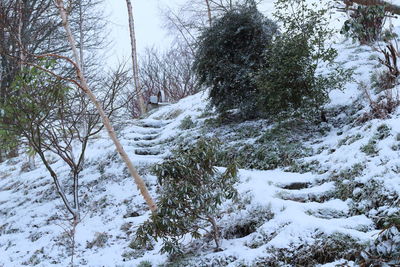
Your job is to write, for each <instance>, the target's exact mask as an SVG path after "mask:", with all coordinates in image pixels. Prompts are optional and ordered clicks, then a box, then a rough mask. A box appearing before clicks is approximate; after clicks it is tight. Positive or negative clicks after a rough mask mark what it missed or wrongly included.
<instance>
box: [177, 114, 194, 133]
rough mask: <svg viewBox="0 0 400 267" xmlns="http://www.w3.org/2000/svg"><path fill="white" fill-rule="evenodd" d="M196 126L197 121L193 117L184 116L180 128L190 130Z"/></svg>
mask: <svg viewBox="0 0 400 267" xmlns="http://www.w3.org/2000/svg"><path fill="white" fill-rule="evenodd" d="M195 126H196V123H195V122H194V121H193V120H192V117H190V116H186V117H185V118H183V120H182V121H181V124H180V125H179V129H181V130H188V129H191V128H193V127H195Z"/></svg>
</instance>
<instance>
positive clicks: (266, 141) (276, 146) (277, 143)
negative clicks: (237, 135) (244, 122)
mask: <svg viewBox="0 0 400 267" xmlns="http://www.w3.org/2000/svg"><path fill="white" fill-rule="evenodd" d="M305 125H306V124H301V123H300V121H292V120H289V121H286V122H282V123H279V124H277V125H276V126H274V127H273V128H271V129H269V130H267V131H265V132H264V133H263V134H262V135H261V136H260V137H259V138H257V139H256V140H255V142H254V143H244V144H240V143H239V144H234V145H232V144H230V145H229V144H228V145H225V147H224V149H223V150H221V151H219V152H218V159H219V164H220V165H222V166H224V165H225V164H226V160H227V159H231V158H233V159H234V160H235V161H236V163H237V164H238V166H239V167H240V168H250V169H261V170H271V169H275V168H278V167H288V166H291V165H292V164H294V163H295V160H296V159H299V158H302V157H306V156H310V155H311V154H312V150H311V149H309V148H307V147H305V146H304V140H303V139H306V138H307V137H305V136H304V135H305V132H306V131H309V132H311V131H312V130H315V129H313V128H309V127H307V126H309V125H307V126H305ZM315 134H317V133H315Z"/></svg>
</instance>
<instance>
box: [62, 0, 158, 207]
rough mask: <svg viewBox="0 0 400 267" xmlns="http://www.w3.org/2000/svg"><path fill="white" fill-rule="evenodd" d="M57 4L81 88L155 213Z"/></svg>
mask: <svg viewBox="0 0 400 267" xmlns="http://www.w3.org/2000/svg"><path fill="white" fill-rule="evenodd" d="M56 3H57V7H58V9H59V11H60V15H61V19H62V23H63V26H64V29H65V31H66V32H67V38H68V42H69V44H70V46H71V49H72V53H73V58H74V60H75V62H76V63H77V64H75V65H76V66H75V67H76V69H77V70H76V71H77V74H78V77H79V80H80V87H81V89H82V90H83V91H84V92H85V93H86V95H87V96H88V97H89V98H90V100H91V101H92V102H93V103H94V105H95V106H96V109H97V111H98V112H99V114H100V117H101V119H102V120H103V123H104V127H105V128H106V129H107V132H108V135H109V136H110V138H111V140H112V141H113V142H114V145H115V147H116V149H117V151H118V153H119V155H120V156H121V158H122V159H123V161H124V162H125V164H126V166H127V167H128V170H129V172H130V174H131V175H132V177H133V178H134V180H135V182H136V185H137V186H138V188H139V190H140V193H141V194H142V196H143V198H144V199H145V201H146V203H147V205H148V206H149V208H150V210H151V211H152V212H155V211H156V210H157V206H156V204H155V203H154V201H153V199H152V197H151V196H150V194H149V192H148V190H147V187H146V184H145V183H144V181H143V179H142V178H141V177H140V176H139V174H138V172H137V171H136V169H135V167H134V166H133V164H132V161H131V160H130V158H129V156H128V154H127V153H126V152H125V150H124V148H123V146H122V144H121V142H120V141H119V140H118V138H117V135H116V134H115V131H114V129H113V127H112V125H111V122H110V120H109V118H108V117H107V115H106V114H105V112H104V110H103V107H102V106H101V104H100V102H99V101H98V100H97V98H96V96H95V95H94V94H93V92H92V91H91V90H90V89H89V86H88V84H87V82H86V78H85V76H84V75H83V73H82V70H81V64H80V61H79V54H78V50H77V48H76V44H75V39H74V37H73V35H72V32H71V28H70V26H69V22H68V16H67V12H66V10H65V7H64V2H63V0H56Z"/></svg>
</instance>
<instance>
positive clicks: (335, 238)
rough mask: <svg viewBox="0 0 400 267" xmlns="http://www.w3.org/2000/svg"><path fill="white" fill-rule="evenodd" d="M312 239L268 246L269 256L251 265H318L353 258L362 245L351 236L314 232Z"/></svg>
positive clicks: (356, 255)
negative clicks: (285, 244)
mask: <svg viewBox="0 0 400 267" xmlns="http://www.w3.org/2000/svg"><path fill="white" fill-rule="evenodd" d="M313 238H314V239H313V240H312V241H310V240H308V241H306V240H302V241H303V242H304V243H306V244H307V245H304V243H301V244H293V245H292V246H290V247H288V248H279V249H277V248H270V249H268V252H269V253H270V254H271V256H268V257H260V258H259V259H258V260H256V261H255V262H254V263H253V265H252V266H319V264H326V263H330V262H334V261H335V260H338V259H346V260H355V259H356V258H357V257H358V254H359V251H360V250H361V249H362V245H360V244H359V242H358V241H357V240H355V239H354V238H352V237H351V236H348V235H345V234H341V233H335V234H332V235H326V234H320V233H316V236H314V237H313Z"/></svg>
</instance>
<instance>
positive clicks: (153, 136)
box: [133, 134, 158, 141]
mask: <svg viewBox="0 0 400 267" xmlns="http://www.w3.org/2000/svg"><path fill="white" fill-rule="evenodd" d="M157 137H158V134H155V135H143V136H139V137H135V138H133V140H134V141H142V140H154V139H157Z"/></svg>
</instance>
